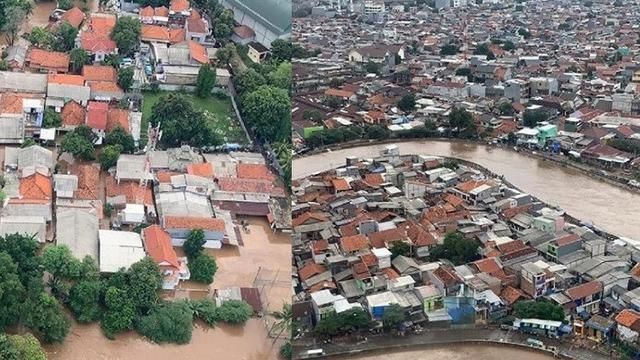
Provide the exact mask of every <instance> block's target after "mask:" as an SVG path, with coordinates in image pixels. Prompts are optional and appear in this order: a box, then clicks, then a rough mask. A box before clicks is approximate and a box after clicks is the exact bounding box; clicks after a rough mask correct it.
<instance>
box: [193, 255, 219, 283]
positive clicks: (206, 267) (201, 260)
mask: <svg viewBox="0 0 640 360" xmlns="http://www.w3.org/2000/svg"><path fill="white" fill-rule="evenodd" d="M217 270H218V266H217V265H216V261H215V260H214V259H213V257H211V256H209V255H207V254H204V253H202V254H199V255H197V256H196V257H195V258H193V259H191V260H190V261H189V271H190V272H191V280H193V281H197V282H200V283H204V284H211V283H212V282H213V276H214V275H215V274H216V271H217Z"/></svg>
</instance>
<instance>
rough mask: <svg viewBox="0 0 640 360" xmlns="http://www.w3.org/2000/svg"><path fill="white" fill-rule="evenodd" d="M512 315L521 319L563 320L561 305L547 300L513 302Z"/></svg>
mask: <svg viewBox="0 0 640 360" xmlns="http://www.w3.org/2000/svg"><path fill="white" fill-rule="evenodd" d="M513 309H514V315H515V316H516V317H518V318H521V319H531V318H533V319H542V320H555V321H564V318H565V314H564V309H563V308H562V306H560V305H558V304H556V303H553V302H551V301H547V300H537V301H536V300H527V301H518V302H516V303H515V305H514V307H513Z"/></svg>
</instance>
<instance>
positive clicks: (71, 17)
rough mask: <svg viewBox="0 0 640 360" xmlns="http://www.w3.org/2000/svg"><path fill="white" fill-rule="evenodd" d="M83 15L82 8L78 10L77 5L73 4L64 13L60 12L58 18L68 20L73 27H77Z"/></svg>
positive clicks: (82, 19)
mask: <svg viewBox="0 0 640 360" xmlns="http://www.w3.org/2000/svg"><path fill="white" fill-rule="evenodd" d="M84 16H85V15H84V13H83V12H82V10H80V9H79V8H78V7H77V6H74V7H72V8H71V9H69V10H67V11H66V12H65V13H64V14H62V17H61V18H60V20H62V21H66V22H68V23H69V24H71V26H73V27H74V28H78V27H80V24H82V22H83V21H84Z"/></svg>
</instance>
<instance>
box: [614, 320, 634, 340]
mask: <svg viewBox="0 0 640 360" xmlns="http://www.w3.org/2000/svg"><path fill="white" fill-rule="evenodd" d="M617 331H618V339H620V340H622V341H628V342H635V341H636V340H638V332H636V331H633V330H631V329H629V328H628V327H626V326H622V325H620V324H618V327H617Z"/></svg>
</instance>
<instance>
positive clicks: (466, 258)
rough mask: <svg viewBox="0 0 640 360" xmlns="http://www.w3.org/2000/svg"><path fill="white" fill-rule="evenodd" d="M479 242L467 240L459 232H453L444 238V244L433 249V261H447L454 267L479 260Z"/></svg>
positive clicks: (431, 251)
mask: <svg viewBox="0 0 640 360" xmlns="http://www.w3.org/2000/svg"><path fill="white" fill-rule="evenodd" d="M478 247H479V245H478V242H477V241H476V240H474V239H467V238H465V237H464V236H462V234H460V233H458V232H452V233H449V234H447V235H446V236H445V237H444V242H443V243H442V244H438V245H436V246H434V247H433V248H431V250H430V253H431V258H432V259H433V260H438V259H447V260H449V261H451V262H452V263H453V264H454V265H462V264H466V263H468V262H471V261H475V260H477V259H478V258H479V257H480V256H479V255H478Z"/></svg>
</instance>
